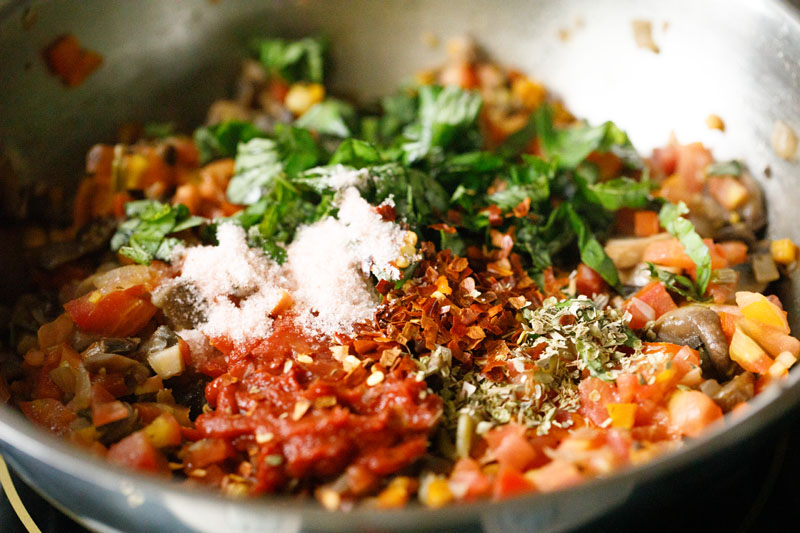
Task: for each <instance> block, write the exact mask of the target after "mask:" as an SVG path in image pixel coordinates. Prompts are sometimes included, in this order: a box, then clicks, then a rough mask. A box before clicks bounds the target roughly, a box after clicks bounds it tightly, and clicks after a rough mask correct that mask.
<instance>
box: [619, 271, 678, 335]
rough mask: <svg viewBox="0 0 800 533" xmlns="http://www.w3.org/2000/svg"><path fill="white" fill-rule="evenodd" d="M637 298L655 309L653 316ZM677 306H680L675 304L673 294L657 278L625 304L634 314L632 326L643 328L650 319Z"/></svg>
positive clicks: (632, 314)
mask: <svg viewBox="0 0 800 533" xmlns="http://www.w3.org/2000/svg"><path fill="white" fill-rule="evenodd" d="M635 300H638V301H639V302H641V303H644V304H646V305H647V306H649V308H650V309H652V310H653V313H652V316H651V314H650V313H649V311H648V309H647V308H646V307H644V306H642V305H641V304H639V303H637V302H636V301H635ZM677 308H678V306H677V305H675V301H674V300H673V299H672V296H670V295H669V293H668V292H667V289H666V288H665V287H664V285H663V284H662V283H661V282H660V281H655V280H654V281H651V282H650V283H648V284H647V285H645V286H644V287H643V288H642V289H640V290H639V291H638V292H637V293H636V294H634V295H633V296H632V297H631V299H630V300H629V301H628V302H626V304H625V309H626V310H627V311H628V312H630V313H631V316H632V318H631V322H630V327H631V328H633V329H640V328H643V327H644V326H645V324H646V323H647V322H648V321H650V320H655V319H657V318H659V317H660V316H661V315H663V314H665V313H668V312H669V311H672V310H673V309H677Z"/></svg>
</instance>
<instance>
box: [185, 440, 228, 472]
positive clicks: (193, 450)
mask: <svg viewBox="0 0 800 533" xmlns="http://www.w3.org/2000/svg"><path fill="white" fill-rule="evenodd" d="M233 453H234V450H233V446H231V444H230V443H229V442H228V441H225V440H223V439H202V440H199V441H197V442H195V443H192V444H191V445H190V446H189V447H188V448H187V449H186V457H184V460H183V461H184V464H185V465H186V468H187V469H188V470H192V469H194V468H202V467H204V466H208V465H210V464H213V463H218V462H220V461H224V460H225V459H227V458H228V457H232V456H233Z"/></svg>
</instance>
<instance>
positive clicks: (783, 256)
mask: <svg viewBox="0 0 800 533" xmlns="http://www.w3.org/2000/svg"><path fill="white" fill-rule="evenodd" d="M769 251H770V253H772V259H773V260H775V262H776V263H780V264H782V265H788V264H790V263H793V262H794V260H795V258H796V257H797V246H795V244H794V243H793V242H792V241H791V239H780V240H777V241H772V243H770V245H769Z"/></svg>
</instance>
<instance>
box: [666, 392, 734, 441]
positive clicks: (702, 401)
mask: <svg viewBox="0 0 800 533" xmlns="http://www.w3.org/2000/svg"><path fill="white" fill-rule="evenodd" d="M667 409H668V410H669V424H670V430H671V431H673V432H674V433H676V434H678V435H681V436H687V437H696V436H697V435H699V434H700V433H701V432H702V431H703V430H704V429H705V428H706V426H708V425H709V424H711V423H712V422H714V421H715V420H718V419H720V418H722V409H721V408H720V407H719V406H718V405H717V404H716V403H714V401H713V400H712V399H711V398H709V397H708V396H706V395H705V394H703V393H702V392H700V391H695V390H691V391H684V390H679V391H676V392H675V394H673V395H672V397H671V398H670V399H669V405H668V407H667Z"/></svg>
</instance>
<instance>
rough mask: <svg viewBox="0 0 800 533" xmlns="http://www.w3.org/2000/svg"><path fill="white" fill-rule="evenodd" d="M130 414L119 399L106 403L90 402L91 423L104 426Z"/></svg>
mask: <svg viewBox="0 0 800 533" xmlns="http://www.w3.org/2000/svg"><path fill="white" fill-rule="evenodd" d="M128 415H130V411H129V410H128V408H127V407H126V406H125V404H124V403H122V402H121V401H119V400H114V401H111V402H106V403H97V402H92V425H94V426H98V427H99V426H105V425H106V424H110V423H111V422H116V421H118V420H124V419H125V418H127V417H128Z"/></svg>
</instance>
